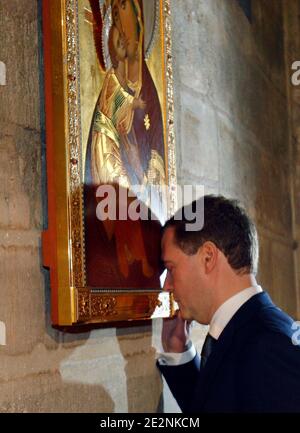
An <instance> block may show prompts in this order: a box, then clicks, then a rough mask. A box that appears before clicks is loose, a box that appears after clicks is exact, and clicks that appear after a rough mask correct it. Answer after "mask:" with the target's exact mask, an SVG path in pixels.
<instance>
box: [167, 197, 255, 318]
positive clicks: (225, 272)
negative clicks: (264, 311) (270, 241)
mask: <svg viewBox="0 0 300 433" xmlns="http://www.w3.org/2000/svg"><path fill="white" fill-rule="evenodd" d="M202 200H203V203H204V225H203V228H202V229H201V230H197V231H187V230H186V224H191V222H192V221H189V220H187V219H186V218H185V215H191V214H192V212H191V211H190V212H187V207H184V208H183V209H182V210H181V211H180V214H182V218H181V219H178V218H177V216H176V215H175V216H174V217H172V218H171V219H170V220H169V221H167V223H166V225H165V227H164V229H163V238H162V253H163V257H162V258H163V260H164V262H165V265H166V268H167V270H168V274H167V278H166V282H165V286H164V287H165V289H166V290H169V291H172V292H173V293H174V297H175V300H177V301H178V303H179V307H180V309H181V312H182V315H183V316H184V317H185V318H187V319H195V320H198V321H200V323H209V321H210V319H211V316H212V314H213V313H214V311H215V310H216V309H217V308H218V306H219V305H220V304H221V303H223V302H224V301H225V300H226V299H227V298H229V297H230V296H232V295H233V294H235V293H236V292H238V291H240V290H242V289H243V288H246V287H248V286H249V285H251V284H250V281H251V278H252V280H253V279H254V275H255V274H256V271H257V262H258V241H257V233H256V229H255V226H254V224H253V223H252V221H251V220H250V218H249V217H248V216H247V214H246V212H245V211H244V210H243V209H242V208H241V207H240V206H239V204H238V202H237V201H235V200H229V199H226V198H224V197H220V196H205V197H204V199H202ZM189 207H190V208H192V211H194V210H195V209H199V206H198V204H197V205H196V202H193V203H192V204H190V205H189ZM196 217H197V216H195V218H196Z"/></svg>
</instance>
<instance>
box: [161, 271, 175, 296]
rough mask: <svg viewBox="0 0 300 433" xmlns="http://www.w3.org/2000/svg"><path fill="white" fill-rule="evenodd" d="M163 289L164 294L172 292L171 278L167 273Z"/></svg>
mask: <svg viewBox="0 0 300 433" xmlns="http://www.w3.org/2000/svg"><path fill="white" fill-rule="evenodd" d="M163 289H164V290H165V291H166V292H172V290H173V284H172V281H171V276H170V274H169V272H167V276H166V279H165V282H164V286H163Z"/></svg>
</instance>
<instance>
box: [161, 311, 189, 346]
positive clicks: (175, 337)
mask: <svg viewBox="0 0 300 433" xmlns="http://www.w3.org/2000/svg"><path fill="white" fill-rule="evenodd" d="M189 327H190V322H188V321H187V320H184V319H183V318H182V317H181V313H180V311H178V313H177V315H176V316H175V317H174V318H172V319H163V328H162V346H163V349H164V351H165V352H175V353H182V352H185V351H186V350H187V342H188V339H189Z"/></svg>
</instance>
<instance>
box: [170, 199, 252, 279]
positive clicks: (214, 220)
mask: <svg viewBox="0 0 300 433" xmlns="http://www.w3.org/2000/svg"><path fill="white" fill-rule="evenodd" d="M199 200H202V203H200V204H199V201H197V202H196V201H193V202H192V203H191V204H190V205H188V206H184V207H183V208H181V209H180V210H179V211H178V212H177V213H176V214H175V215H174V216H173V217H172V218H171V219H170V220H169V221H167V222H166V224H165V226H164V228H163V231H165V230H167V229H168V228H170V227H173V228H174V230H175V231H174V238H175V242H176V244H177V246H179V247H180V248H181V250H182V251H183V252H185V254H188V255H193V254H196V252H197V251H198V249H199V248H200V247H201V246H202V245H203V244H204V243H205V242H206V241H211V242H213V243H214V244H215V245H216V247H217V248H219V250H221V251H222V252H223V254H224V255H225V257H226V258H227V260H228V263H229V264H230V266H231V267H232V268H233V269H235V270H236V271H237V273H239V274H246V273H253V274H256V272H257V264H258V239H257V232H256V228H255V225H254V223H253V222H252V221H251V219H250V217H249V216H248V215H247V214H246V212H245V210H244V209H243V208H242V207H241V206H240V204H239V202H238V201H237V200H229V199H227V198H225V197H223V196H213V195H206V196H204V197H202V198H200V199H199ZM200 206H202V209H203V206H204V224H203V227H202V229H200V230H196V231H187V230H186V225H187V224H191V223H193V221H191V220H190V219H187V218H186V215H195V210H197V209H198V210H199V209H200ZM178 215H180V218H179V217H178ZM195 218H196V217H195ZM194 221H195V219H194Z"/></svg>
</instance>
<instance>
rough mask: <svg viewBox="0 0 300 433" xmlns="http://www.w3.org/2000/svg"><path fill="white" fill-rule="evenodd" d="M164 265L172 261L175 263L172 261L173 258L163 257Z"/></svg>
mask: <svg viewBox="0 0 300 433" xmlns="http://www.w3.org/2000/svg"><path fill="white" fill-rule="evenodd" d="M163 262H164V265H165V266H166V265H167V264H169V263H171V264H172V265H173V263H174V262H172V260H170V259H163Z"/></svg>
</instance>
